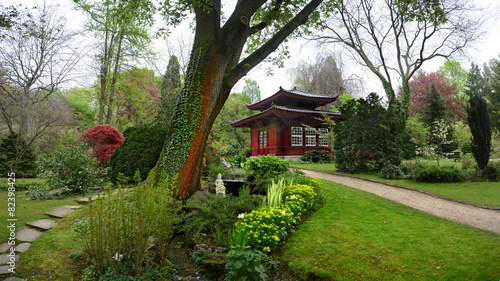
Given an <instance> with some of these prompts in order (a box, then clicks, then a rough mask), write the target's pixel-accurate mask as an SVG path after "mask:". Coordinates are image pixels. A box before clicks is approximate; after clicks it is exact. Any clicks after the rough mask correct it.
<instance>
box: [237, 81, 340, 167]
mask: <svg viewBox="0 0 500 281" xmlns="http://www.w3.org/2000/svg"><path fill="white" fill-rule="evenodd" d="M336 99H337V96H324V95H318V94H313V93H308V92H303V91H300V90H297V89H296V88H294V89H291V90H285V89H283V88H281V87H280V89H279V91H278V92H277V93H275V94H274V95H272V96H270V97H268V98H266V99H263V100H261V101H259V102H256V103H253V104H247V105H246V106H247V107H248V108H249V109H252V110H259V111H260V112H259V113H257V114H254V115H251V116H249V117H247V118H244V119H241V120H238V121H234V122H231V125H232V126H233V127H250V129H251V133H250V134H251V156H252V157H255V156H258V155H266V154H274V155H276V156H278V157H280V158H284V159H291V160H296V159H299V158H300V156H301V155H303V154H304V152H306V151H309V150H324V151H330V149H329V148H328V147H327V145H328V140H327V139H326V137H324V136H321V135H319V134H317V133H316V131H315V130H314V129H316V130H318V131H319V132H322V133H327V132H328V130H329V128H328V126H327V125H326V124H324V123H323V122H322V121H320V120H318V119H319V118H322V117H323V114H326V115H328V116H330V117H331V118H333V119H334V120H335V121H338V120H340V118H341V117H340V113H338V112H328V111H319V110H316V108H318V107H320V106H324V105H326V104H329V103H331V102H333V101H335V100H336ZM312 128H314V129H312Z"/></svg>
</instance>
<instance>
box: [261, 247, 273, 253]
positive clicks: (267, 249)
mask: <svg viewBox="0 0 500 281" xmlns="http://www.w3.org/2000/svg"><path fill="white" fill-rule="evenodd" d="M262 250H263V251H264V252H271V249H270V248H269V247H264V249H262Z"/></svg>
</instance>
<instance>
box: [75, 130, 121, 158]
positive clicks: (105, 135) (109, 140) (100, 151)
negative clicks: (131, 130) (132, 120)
mask: <svg viewBox="0 0 500 281" xmlns="http://www.w3.org/2000/svg"><path fill="white" fill-rule="evenodd" d="M83 138H84V140H85V141H86V142H87V143H88V144H89V145H90V146H91V147H92V149H93V152H92V156H93V157H94V158H96V159H97V161H99V164H100V166H102V167H105V166H106V165H107V164H108V162H109V158H111V155H112V154H113V153H114V152H115V150H116V149H117V148H118V147H119V146H120V145H121V144H122V143H123V141H124V140H125V138H124V137H123V136H122V135H121V134H120V132H118V131H117V130H116V129H115V127H113V126H111V125H109V124H105V125H97V126H95V127H93V128H89V129H87V130H85V132H83Z"/></svg>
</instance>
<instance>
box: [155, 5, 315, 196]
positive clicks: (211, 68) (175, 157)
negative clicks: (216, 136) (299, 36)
mask: <svg viewBox="0 0 500 281" xmlns="http://www.w3.org/2000/svg"><path fill="white" fill-rule="evenodd" d="M321 2H322V0H311V1H309V2H308V4H307V5H306V6H305V7H304V8H303V9H302V10H301V11H300V12H299V13H297V15H296V16H295V17H294V18H293V19H292V20H291V21H290V22H288V23H287V24H286V25H284V26H283V27H282V28H281V29H280V30H279V31H278V32H276V33H275V34H274V35H273V36H272V38H271V39H270V40H268V41H267V42H266V43H265V44H263V45H262V46H261V47H260V48H258V49H257V50H256V51H255V52H253V53H252V54H250V55H248V57H246V58H245V59H244V60H242V61H240V56H241V53H242V50H243V47H244V45H245V43H246V41H247V39H248V37H249V36H250V35H251V34H252V32H255V28H252V27H250V26H249V22H250V21H249V19H250V18H251V17H252V16H253V15H254V13H255V12H256V11H257V10H258V8H259V7H260V6H262V5H263V4H264V3H265V1H262V0H259V1H257V0H255V1H238V3H237V5H236V7H235V10H234V12H233V14H232V15H231V16H230V17H229V18H228V20H227V21H226V23H225V24H224V26H222V27H221V26H220V22H221V15H220V1H218V0H214V1H213V6H211V7H210V8H209V9H207V7H202V6H199V7H194V8H195V14H196V33H195V39H194V44H193V50H192V52H191V57H190V61H189V65H188V69H187V74H186V78H185V85H184V88H183V90H182V93H181V95H180V98H179V101H178V103H177V107H176V110H175V116H174V120H173V121H172V123H171V125H170V128H169V132H168V133H167V137H166V140H165V144H164V147H163V150H162V152H161V155H160V158H159V160H158V163H157V165H156V167H155V169H154V171H153V173H152V174H151V175H150V178H149V179H148V180H150V181H153V184H154V185H156V186H162V185H164V184H167V182H168V181H171V180H172V178H174V177H177V183H176V186H177V187H178V188H179V190H178V191H179V193H178V195H179V196H180V197H181V198H183V199H186V198H187V197H189V196H190V195H191V194H192V193H194V192H195V191H196V190H198V189H199V187H200V180H201V169H202V164H203V156H204V152H205V147H206V142H207V139H208V135H209V133H210V131H211V129H212V125H213V123H214V121H215V118H216V117H217V115H218V114H219V112H220V110H221V108H222V106H223V105H224V102H225V101H226V99H227V97H228V96H229V93H230V91H231V89H232V87H233V86H234V84H236V82H238V80H239V79H241V78H242V77H243V76H244V75H246V74H247V73H248V71H250V70H251V69H252V68H253V67H255V66H256V65H257V64H258V63H260V62H261V61H262V60H263V59H265V58H266V57H267V56H268V55H269V54H270V53H271V52H273V51H274V50H276V48H277V47H278V46H279V45H280V44H281V43H282V42H283V41H284V40H285V39H286V38H287V37H288V36H289V35H290V34H291V33H292V32H293V31H294V30H295V29H297V28H298V27H299V26H300V25H302V24H304V23H305V22H306V21H307V20H308V16H309V15H310V14H311V13H312V12H313V11H314V10H315V9H316V7H317V6H318V5H319V4H320V3H321ZM167 179H168V180H167ZM166 180H167V182H166ZM162 187H163V186H162Z"/></svg>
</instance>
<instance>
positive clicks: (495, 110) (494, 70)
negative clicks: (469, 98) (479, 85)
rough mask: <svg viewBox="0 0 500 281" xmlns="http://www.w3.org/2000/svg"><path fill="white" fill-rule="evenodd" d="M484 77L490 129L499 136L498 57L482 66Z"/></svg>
mask: <svg viewBox="0 0 500 281" xmlns="http://www.w3.org/2000/svg"><path fill="white" fill-rule="evenodd" d="M484 75H485V78H486V84H487V85H488V88H487V91H486V95H485V98H486V99H487V101H488V113H489V114H490V122H491V128H492V129H493V130H494V131H495V132H496V133H497V134H500V55H499V59H494V58H493V59H491V60H490V61H489V62H488V64H486V65H485V66H484Z"/></svg>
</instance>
